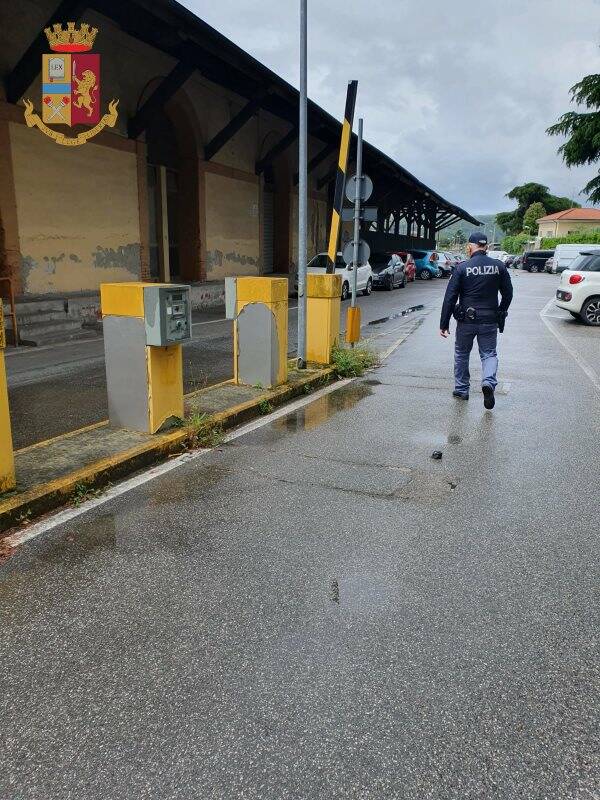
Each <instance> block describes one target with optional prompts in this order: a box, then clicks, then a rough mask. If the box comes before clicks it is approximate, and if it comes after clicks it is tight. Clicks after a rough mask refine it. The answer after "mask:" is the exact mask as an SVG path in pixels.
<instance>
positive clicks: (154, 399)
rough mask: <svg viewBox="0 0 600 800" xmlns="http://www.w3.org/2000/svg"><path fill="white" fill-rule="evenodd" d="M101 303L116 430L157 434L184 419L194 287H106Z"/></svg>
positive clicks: (144, 284)
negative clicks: (185, 365) (184, 364)
mask: <svg viewBox="0 0 600 800" xmlns="http://www.w3.org/2000/svg"><path fill="white" fill-rule="evenodd" d="M100 298H101V306H102V319H103V326H104V353H105V361H106V386H107V391H108V412H109V417H110V422H111V424H112V425H114V426H115V427H119V428H130V429H131V430H137V431H143V432H145V433H156V432H157V431H158V430H160V429H161V428H163V427H165V426H167V425H169V424H172V423H173V422H174V421H175V420H177V419H182V418H183V416H184V408H183V368H182V344H183V342H188V341H190V340H191V338H192V312H191V300H190V287H189V286H183V285H176V284H168V283H167V284H159V283H103V284H102V285H101V286H100Z"/></svg>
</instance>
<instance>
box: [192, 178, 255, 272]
mask: <svg viewBox="0 0 600 800" xmlns="http://www.w3.org/2000/svg"><path fill="white" fill-rule="evenodd" d="M205 181H206V184H205V186H206V277H207V278H208V280H217V279H222V278H225V277H227V276H230V275H258V273H259V259H260V224H259V185H258V182H251V181H244V180H237V179H236V178H230V177H228V176H225V175H218V174H215V173H212V172H206V173H205Z"/></svg>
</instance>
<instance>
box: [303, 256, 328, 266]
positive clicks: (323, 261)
mask: <svg viewBox="0 0 600 800" xmlns="http://www.w3.org/2000/svg"><path fill="white" fill-rule="evenodd" d="M308 266H309V267H310V268H311V269H327V256H326V255H324V254H323V253H319V255H318V256H315V257H314V258H312V259H311V260H310V261H309V262H308Z"/></svg>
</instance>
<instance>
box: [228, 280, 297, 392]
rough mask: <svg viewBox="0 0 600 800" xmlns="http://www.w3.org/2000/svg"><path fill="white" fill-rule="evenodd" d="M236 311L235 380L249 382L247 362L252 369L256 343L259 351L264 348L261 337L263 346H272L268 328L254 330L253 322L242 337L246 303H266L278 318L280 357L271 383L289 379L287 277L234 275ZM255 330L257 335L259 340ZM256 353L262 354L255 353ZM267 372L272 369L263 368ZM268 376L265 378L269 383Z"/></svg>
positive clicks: (283, 381) (276, 320)
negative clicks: (242, 337) (242, 317)
mask: <svg viewBox="0 0 600 800" xmlns="http://www.w3.org/2000/svg"><path fill="white" fill-rule="evenodd" d="M235 284H236V289H235V314H236V320H235V322H234V326H233V348H234V359H233V361H234V380H235V382H236V383H238V384H239V383H248V380H243V378H244V375H243V373H244V371H245V365H246V364H247V365H248V373H249V374H251V373H252V372H253V367H252V363H251V362H252V359H253V358H255V356H254V355H253V352H254V351H253V348H254V346H256V347H257V350H256V353H257V354H258V353H259V352H260V350H261V344H259V341H258V340H259V339H262V346H265V345H266V346H267V349H268V347H269V344H270V343H268V342H267V341H266V332H264V331H260V330H256V331H254V329H253V327H252V324H251V323H250V325H249V327H248V329H247V331H246V333H245V336H246V337H247V338H245V339H244V340H243V341H242V340H241V337H240V324H242V323H241V321H240V313H242V311H243V309H244V308H246V307H247V306H250V305H253V304H259V305H262V306H266V307H267V309H268V310H269V311H270V312H271V313H272V314H273V317H274V319H275V330H276V332H277V352H276V353H274V354H273V356H274V357H275V358H276V359H277V363H276V365H275V369H274V371H273V372H274V375H275V378H274V381H273V382H272V383H271V385H273V386H279V385H280V384H282V383H286V381H287V377H288V361H287V357H288V352H287V351H288V285H289V284H288V281H287V278H252V277H241V278H236V279H235ZM254 334H256V336H257V337H258V338H257V339H256V340H255V338H254ZM256 357H259V356H258V355H256ZM240 361H242V362H243V363H244V367H243V368H240ZM263 371H264V372H265V374H268V373H269V372H270V370H266V371H265V370H263ZM267 383H268V381H267V379H266V378H265V381H264V382H263V385H264V386H267Z"/></svg>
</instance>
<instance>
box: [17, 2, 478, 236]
mask: <svg viewBox="0 0 600 800" xmlns="http://www.w3.org/2000/svg"><path fill="white" fill-rule="evenodd" d="M89 10H93V11H95V12H97V13H99V14H101V15H103V16H105V17H106V18H108V19H110V20H111V21H112V22H114V23H115V24H116V25H118V26H119V27H120V28H121V29H122V30H123V31H124V32H125V33H127V34H128V35H130V36H132V37H134V38H135V39H138V40H140V41H142V42H145V43H146V44H148V45H150V46H151V47H154V48H156V49H158V50H160V51H162V52H164V53H167V54H168V55H170V56H171V57H172V58H173V59H175V65H174V67H173V69H172V71H171V73H170V74H169V75H167V76H166V77H165V78H164V79H163V82H162V83H161V84H159V86H158V87H157V88H156V89H155V90H154V92H153V94H152V95H151V96H150V97H149V98H148V99H147V100H146V102H145V104H144V105H143V106H142V108H141V109H139V110H138V112H137V113H136V114H135V116H134V117H133V118H132V119H130V120H129V126H128V131H129V136H130V137H131V138H137V137H139V136H140V135H141V134H143V132H144V130H145V128H146V126H147V124H148V120H149V119H151V117H152V116H153V113H154V112H155V110H156V109H157V108H158V107H160V106H162V105H164V104H165V103H167V102H168V101H169V99H170V98H171V97H172V96H173V94H174V93H175V92H176V91H177V90H178V89H179V88H181V87H182V86H183V85H184V84H185V82H186V80H187V79H188V78H189V77H190V76H191V75H192V74H193V73H194V72H196V71H197V72H198V73H200V74H201V75H202V76H203V77H204V78H206V79H207V80H209V81H211V82H213V83H215V84H217V85H219V86H221V87H223V88H224V89H227V90H229V91H232V92H234V93H235V94H237V95H238V96H239V97H240V98H242V99H243V100H245V104H244V105H243V106H242V108H241V110H240V111H239V113H238V114H237V115H236V116H234V118H233V119H232V120H231V121H230V122H229V123H228V124H227V125H226V126H225V127H224V128H223V129H222V130H221V131H219V132H217V133H216V134H215V136H214V137H213V138H212V140H211V141H210V142H209V143H208V144H207V147H206V153H205V157H206V158H207V159H210V158H212V157H213V156H214V155H215V154H216V153H217V152H218V151H219V150H220V149H221V148H222V147H223V146H224V145H225V144H226V142H227V141H228V140H229V139H230V138H231V137H232V136H234V135H235V134H236V133H237V132H238V131H239V130H240V129H241V128H242V127H243V126H244V125H245V124H246V122H248V121H249V120H250V119H251V118H252V116H254V115H255V114H256V113H257V112H258V111H259V110H260V109H263V110H264V111H267V112H269V113H271V114H273V115H274V116H276V117H278V118H280V119H282V120H284V121H286V122H287V123H289V124H290V125H291V126H292V130H291V131H289V133H287V134H286V135H284V136H282V138H281V140H280V142H278V143H276V144H275V145H274V146H273V148H272V149H271V151H270V152H269V153H268V154H267V155H266V156H265V157H264V158H263V159H262V160H261V161H259V162H258V163H257V165H256V171H257V173H260V172H261V171H262V170H264V168H265V167H266V166H268V164H269V163H270V162H271V161H272V160H273V159H274V158H276V157H277V156H278V155H280V154H281V153H282V152H284V151H285V150H286V149H287V147H289V146H290V145H291V144H292V143H293V141H294V139H295V136H296V130H295V129H296V127H297V125H298V110H299V92H298V90H297V89H295V88H294V87H293V86H291V85H290V84H289V83H287V82H286V81H284V80H283V79H282V78H281V77H280V76H279V75H276V74H275V73H274V72H272V71H271V70H270V69H268V68H267V67H265V66H264V65H263V64H261V63H260V62H259V61H257V60H256V59H255V58H253V57H252V56H251V55H250V54H249V53H247V52H245V51H244V50H242V48H240V47H238V46H237V45H236V44H234V43H233V42H231V41H230V40H229V39H227V38H226V37H225V36H223V35H222V34H221V33H219V32H218V31H217V30H215V29H214V28H212V27H211V26H210V25H207V23H206V22H204V21H203V20H202V19H200V18H199V17H197V16H196V15H195V14H193V13H192V12H191V11H189V10H188V9H187V8H184V7H183V6H182V5H180V3H177V2H175V0H87V2H86V1H85V0H84V1H83V2H81V0H62V2H57V3H56V8H55V10H54V13H53V14H51V15H50V16H49V18H48V20H47V24H50V23H53V22H62V23H65V22H67V21H68V20H67V17H68V18H69V19H70V20H73V19H74V20H76V21H78V20H81V18H82V17H83V16H84V15H85V13H86V12H87V11H89ZM45 50H46V44H45V37H44V36H43V33H41V32H40V33H39V34H38V35H36V38H35V39H33V40H32V41H31V42H30V44H29V46H28V47H27V49H26V50H25V51H24V52H23V54H22V56H21V58H20V60H19V61H18V62H17V64H16V66H15V67H14V69H13V70H12V72H11V73H10V74H9V75H8V76H7V77H6V79H5V88H6V96H7V100H8V101H9V102H12V103H16V102H18V101H19V100H20V98H21V97H22V96H23V94H24V93H25V92H26V91H27V89H28V88H29V86H30V85H31V83H32V82H33V81H34V79H35V78H36V76H37V74H38V72H39V63H40V55H41V54H42V53H43V52H45ZM350 77H352V76H348V78H350ZM344 87H345V82H341V83H340V96H342V95H343V90H344ZM367 124H368V120H367ZM340 131H341V122H340V121H339V120H337V119H335V118H334V117H333V116H331V115H330V114H329V113H327V112H326V111H325V110H324V109H322V108H320V107H319V106H318V105H317V104H316V103H314V102H312V101H310V100H309V102H308V132H309V136H310V137H312V138H314V139H318V140H319V141H320V142H321V143H322V146H321V148H320V150H319V151H317V152H316V154H315V155H314V157H313V158H312V160H311V161H310V162H309V169H310V171H312V170H314V169H315V168H316V167H317V166H318V165H319V164H321V163H322V162H323V161H325V159H326V157H328V156H330V155H333V154H334V153H335V152H336V151H337V147H338V146H339V140H340ZM353 139H354V142H353V150H355V146H356V136H353ZM351 158H352V152H351ZM363 165H364V166H363V169H364V171H365V172H366V173H368V174H369V175H370V176H371V178H372V179H373V181H374V183H375V194H374V196H373V198H372V199H371V203H372V204H373V205H376V206H378V207H380V210H381V213H380V215H379V222H380V223H383V221H384V220H385V219H388V218H389V217H390V215H394V219H395V220H396V222H395V229H396V230H398V225H399V220H400V219H401V218H402V217H403V219H404V220H405V223H406V226H407V227H408V228H409V229H410V228H411V226H412V227H413V228H415V226H416V230H417V231H419V232H421V233H418V234H417V235H418V236H419V237H420V238H427V239H429V240H431V239H432V238H434V237H435V234H436V232H438V231H440V230H443V229H444V228H445V227H448V225H451V224H452V223H453V222H455V221H457V220H465V221H467V222H470V223H472V224H474V225H480V224H481V223H480V222H479V221H478V220H477V219H475V218H474V217H473V216H471V215H470V214H469V213H468V212H467V211H465V210H464V209H462V208H460V207H459V206H457V205H454V204H453V203H450V202H449V201H448V200H446V199H445V198H443V197H442V196H441V195H439V194H437V192H435V191H434V190H433V189H431V188H430V187H428V186H426V185H425V184H424V183H422V182H421V181H419V180H418V178H416V177H415V176H414V175H412V174H411V173H410V172H409V171H408V170H406V169H405V168H404V167H402V166H401V165H400V164H398V163H397V162H396V161H394V160H393V159H392V158H390V157H389V156H387V155H386V154H385V153H382V152H381V150H378V149H377V148H376V147H375V146H373V145H372V144H369V143H368V142H365V143H364V151H363ZM294 178H295V182H296V181H297V178H296V176H294ZM334 178H335V171H334V170H330V171H328V172H327V174H326V175H325V176H323V177H321V178H320V179H319V181H318V185H319V186H320V187H321V188H322V187H323V186H326V185H327V184H328V183H329V182H330V181H332V180H333V179H334ZM377 227H378V229H380V230H382V228H381V225H379V224H378V226H377ZM421 234H426V235H425V237H423V236H422V235H421Z"/></svg>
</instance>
